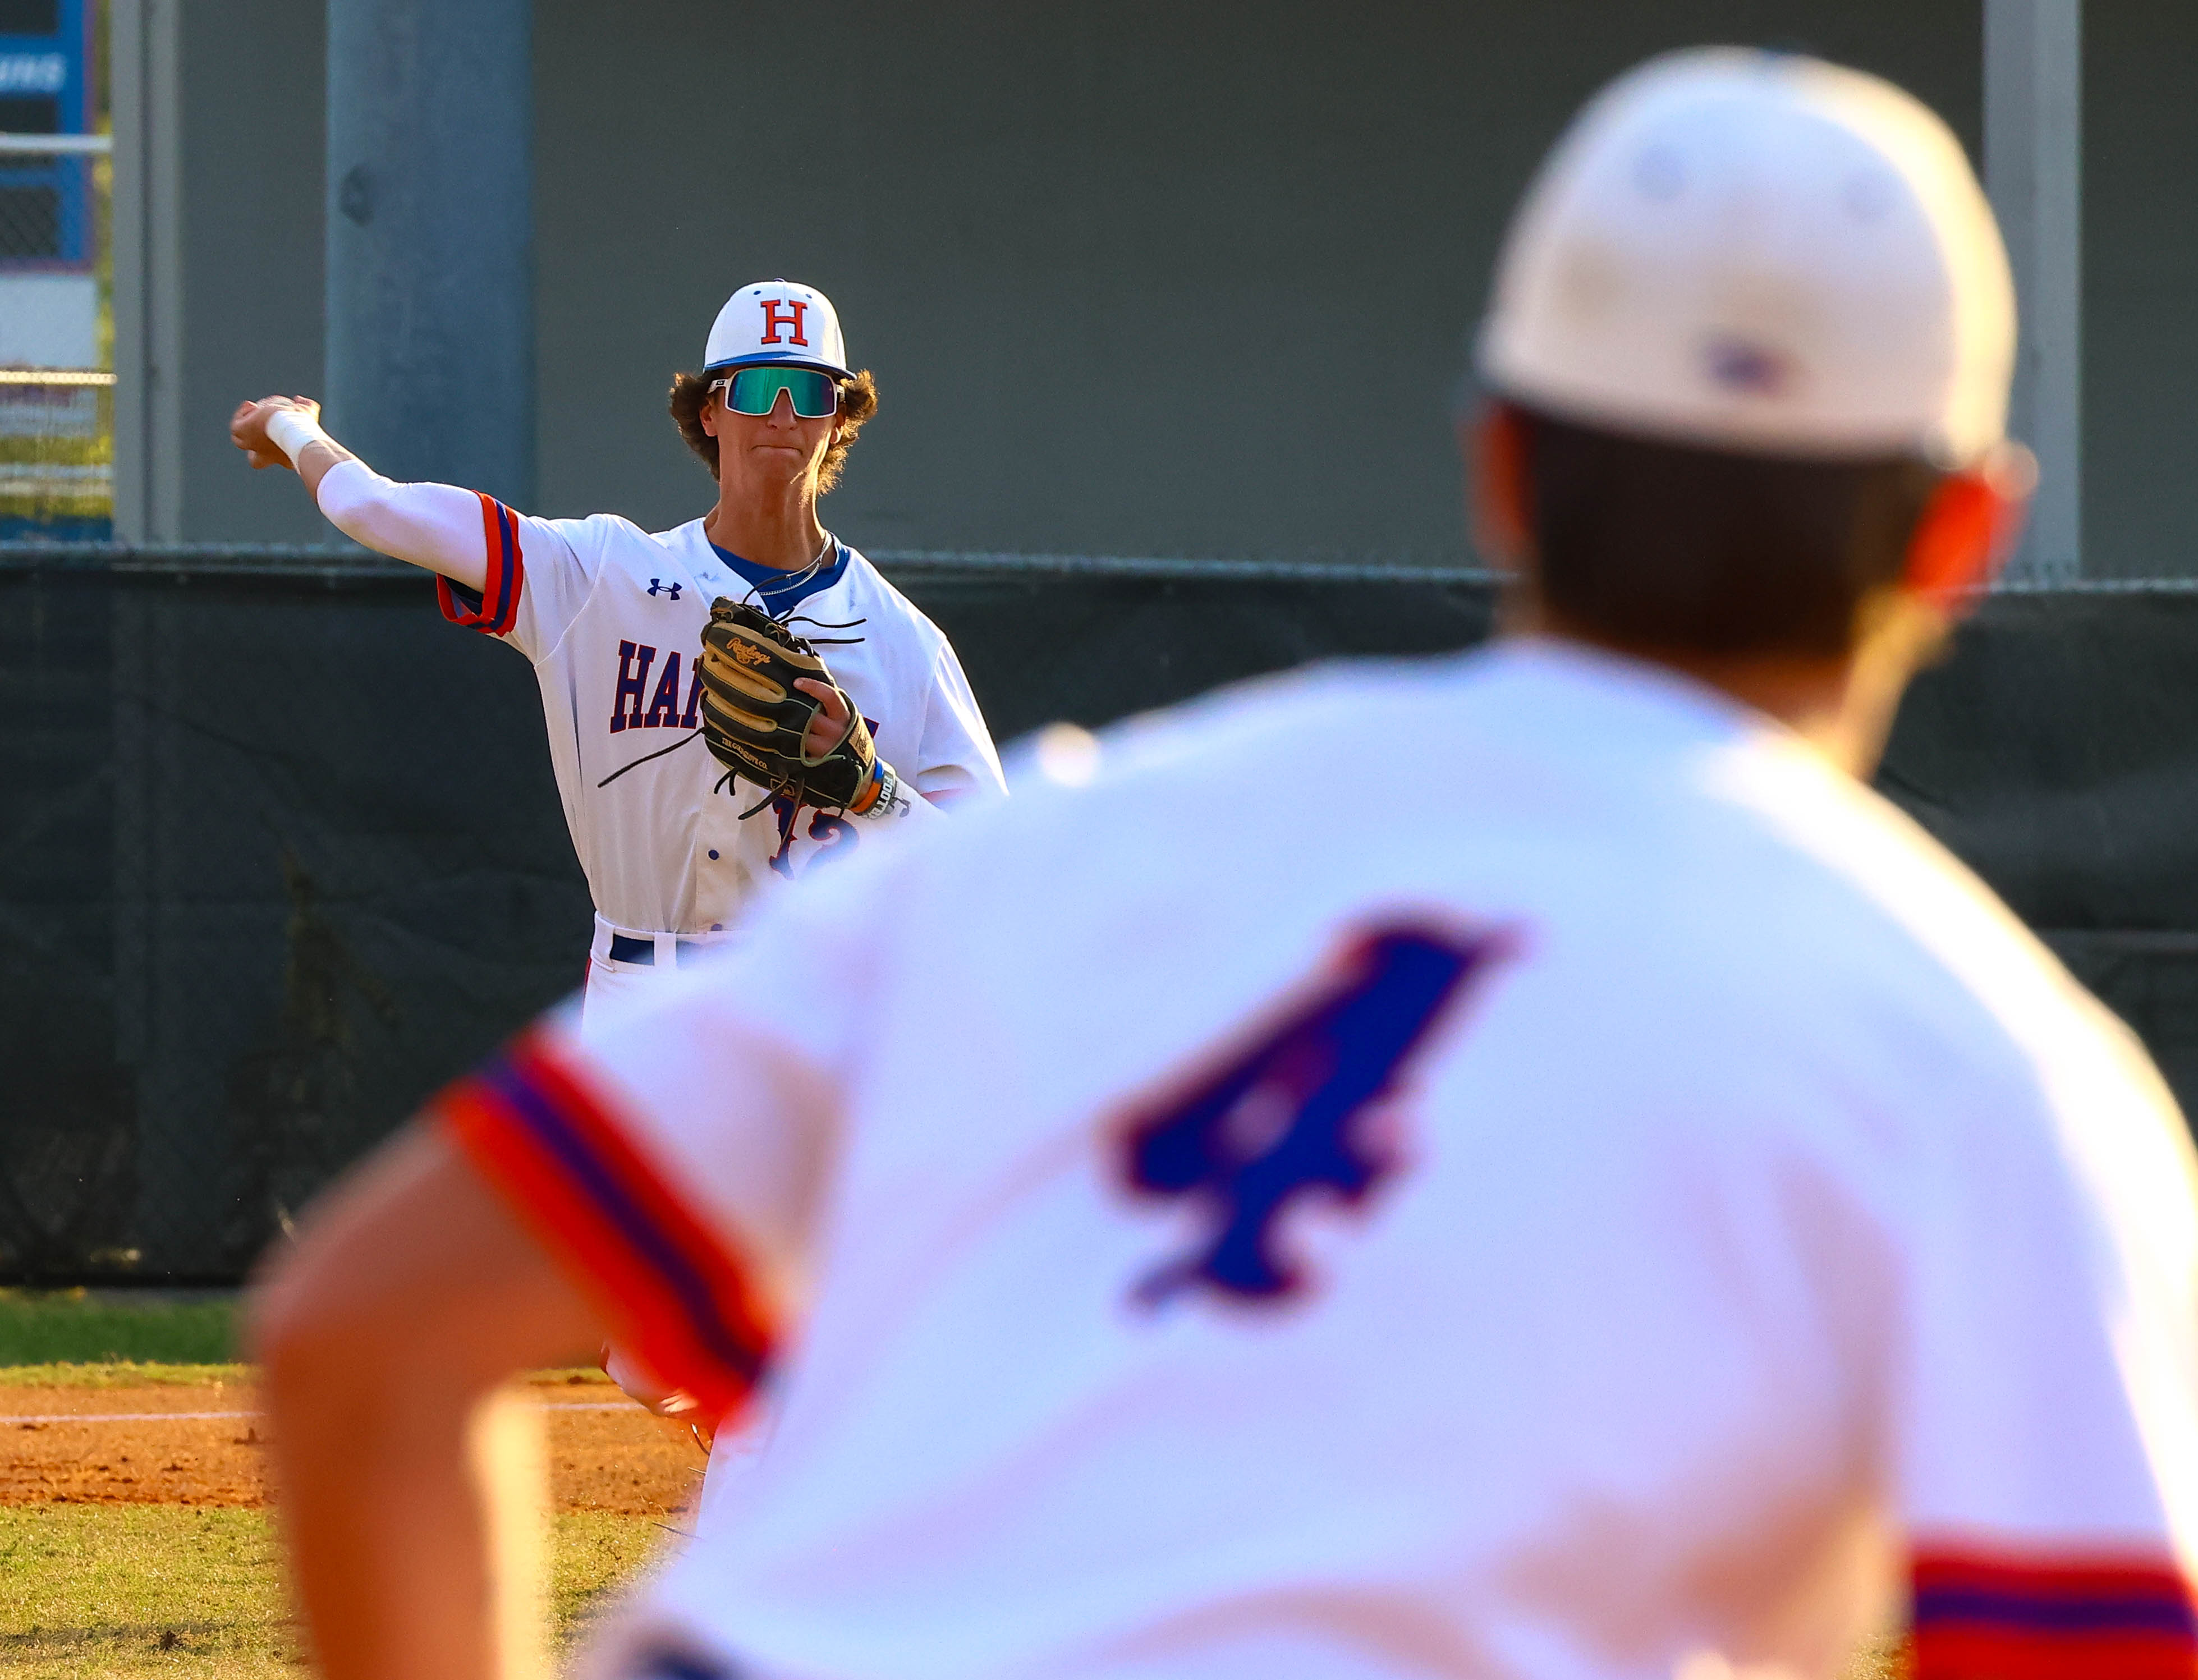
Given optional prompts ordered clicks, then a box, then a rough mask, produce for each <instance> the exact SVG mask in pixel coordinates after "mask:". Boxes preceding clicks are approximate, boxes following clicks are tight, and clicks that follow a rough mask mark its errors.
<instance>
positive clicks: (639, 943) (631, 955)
mask: <svg viewBox="0 0 2198 1680" xmlns="http://www.w3.org/2000/svg"><path fill="white" fill-rule="evenodd" d="M702 945H703V941H701V940H700V939H682V940H680V941H679V942H678V948H679V949H680V950H701V948H702ZM611 961H612V962H641V963H646V964H647V965H648V967H650V968H654V967H655V966H656V941H655V940H654V939H628V938H627V937H626V936H625V934H623V933H613V934H612V935H611Z"/></svg>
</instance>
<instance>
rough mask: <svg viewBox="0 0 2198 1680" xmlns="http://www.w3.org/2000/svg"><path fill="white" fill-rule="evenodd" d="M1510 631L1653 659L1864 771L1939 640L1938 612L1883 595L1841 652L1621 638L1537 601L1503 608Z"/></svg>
mask: <svg viewBox="0 0 2198 1680" xmlns="http://www.w3.org/2000/svg"><path fill="white" fill-rule="evenodd" d="M1506 628H1507V629H1508V630H1509V631H1513V632H1515V633H1528V634H1538V635H1546V636H1554V637H1560V638H1561V639H1563V640H1566V641H1572V642H1581V643H1583V644H1585V645H1586V646H1588V647H1592V648H1602V649H1603V650H1605V651H1606V652H1609V653H1614V654H1623V655H1624V656H1625V657H1626V658H1628V659H1636V660H1643V661H1644V662H1645V663H1648V664H1651V665H1660V666H1665V667H1666V668H1667V669H1669V670H1672V671H1678V672H1679V673H1680V674H1681V675H1682V676H1684V677H1692V678H1694V680H1695V681H1696V682H1698V683H1703V684H1704V685H1706V686H1707V687H1709V688H1712V689H1717V690H1718V692H1719V693H1721V694H1724V695H1728V696H1729V697H1730V698H1731V699H1733V700H1738V701H1739V702H1740V703H1741V704H1742V706H1747V707H1748V708H1749V709H1750V710H1752V711H1755V712H1761V713H1763V714H1764V715H1765V717H1768V718H1776V720H1777V721H1778V722H1780V723H1782V724H1785V725H1786V727H1787V728H1788V729H1790V730H1793V731H1794V733H1795V734H1796V735H1800V736H1801V737H1802V738H1803V739H1804V740H1806V741H1808V742H1809V743H1810V744H1811V745H1812V746H1813V747H1816V748H1817V751H1818V752H1820V753H1823V755H1824V756H1825V757H1826V758H1827V759H1829V760H1831V762H1832V763H1833V764H1836V765H1838V766H1839V767H1840V769H1841V770H1846V772H1847V773H1848V774H1849V775H1851V776H1858V777H1860V778H1862V779H1864V780H1865V781H1866V780H1868V779H1869V777H1870V776H1872V775H1874V774H1875V772H1876V770H1877V764H1878V761H1879V759H1881V758H1883V757H1884V756H1885V743H1886V741H1887V737H1888V736H1889V735H1891V734H1892V732H1893V717H1894V714H1895V713H1896V712H1899V708H1900V696H1901V694H1902V692H1903V691H1904V689H1906V688H1907V686H1908V681H1909V678H1910V677H1913V676H1914V675H1915V674H1916V671H1917V670H1919V669H1920V668H1921V667H1922V666H1924V665H1926V664H1928V663H1929V662H1930V660H1932V659H1933V657H1934V656H1935V655H1936V654H1937V652H1938V649H1939V647H1940V646H1941V645H1942V644H1943V642H1944V639H1945V622H1944V620H1943V619H1939V618H1937V617H1936V615H1933V614H1931V613H1927V612H1925V611H1923V610H1922V608H1921V607H1916V606H1915V605H1914V604H1913V603H1910V602H1906V601H1903V602H1899V603H1898V604H1897V605H1893V604H1888V607H1887V610H1886V611H1884V612H1882V613H1878V614H1876V615H1875V621H1874V622H1873V623H1872V625H1870V627H1869V629H1868V630H1867V631H1865V632H1864V635H1863V636H1862V637H1861V638H1860V640H1859V642H1858V645H1857V647H1856V648H1855V650H1854V652H1852V654H1841V655H1811V654H1698V653H1691V652H1687V651H1683V650H1682V651H1674V650H1671V649H1666V648H1648V647H1642V646H1634V645H1628V644H1625V643H1621V642H1614V641H1612V640H1611V639H1610V638H1608V637H1602V636H1597V635H1594V634H1591V633H1586V632H1583V631H1579V630H1576V629H1574V628H1573V627H1572V626H1569V625H1566V624H1565V623H1564V622H1562V620H1561V619H1560V618H1558V617H1556V616H1555V615H1553V614H1550V613H1548V612H1547V611H1546V609H1544V611H1543V612H1541V613H1513V614H1510V615H1508V622H1507V625H1506Z"/></svg>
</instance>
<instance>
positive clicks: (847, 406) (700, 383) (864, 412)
mask: <svg viewBox="0 0 2198 1680" xmlns="http://www.w3.org/2000/svg"><path fill="white" fill-rule="evenodd" d="M711 378H712V375H707V374H674V375H672V400H671V409H672V419H673V420H674V421H677V422H678V426H679V435H680V436H681V437H683V438H684V439H686V440H687V447H688V448H689V449H691V450H693V451H695V454H696V455H697V456H700V457H701V462H702V464H703V465H704V466H705V467H707V468H709V469H710V476H711V477H712V478H713V479H714V478H716V477H717V476H718V440H717V439H715V438H713V437H712V436H711V435H710V434H709V433H707V432H705V431H704V430H703V429H702V410H704V409H706V408H707V407H709V406H710V380H711ZM877 411H878V382H877V381H875V380H874V379H872V378H871V377H870V370H869V369H868V368H864V369H863V370H862V371H861V372H860V373H858V374H853V375H849V376H848V377H847V378H846V379H843V380H841V381H840V415H839V420H838V423H837V424H836V425H834V427H833V428H832V445H831V447H830V448H829V449H827V450H826V451H824V459H823V462H822V463H821V464H820V465H819V466H818V467H817V494H818V495H819V496H822V495H823V493H824V492H825V491H828V490H829V489H831V488H832V486H833V485H835V484H837V483H839V482H840V468H842V467H844V466H845V465H846V462H847V451H849V450H850V449H852V448H853V447H854V444H855V433H858V432H859V431H861V430H862V429H863V421H866V420H868V419H869V417H870V416H872V415H874V414H875V413H876V412H877Z"/></svg>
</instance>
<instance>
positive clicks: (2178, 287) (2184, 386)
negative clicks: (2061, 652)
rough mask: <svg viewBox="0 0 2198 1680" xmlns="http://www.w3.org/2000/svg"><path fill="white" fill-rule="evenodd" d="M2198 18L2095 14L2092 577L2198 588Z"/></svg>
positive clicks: (2089, 294) (2088, 492) (2190, 12)
mask: <svg viewBox="0 0 2198 1680" xmlns="http://www.w3.org/2000/svg"><path fill="white" fill-rule="evenodd" d="M2194 84H2198V8H2193V7H2191V6H2189V5H2188V4H2186V3H2178V0H2093V3H2092V4H2090V5H2088V6H2086V7H2085V9H2084V480H2085V482H2084V570H2085V574H2086V575H2087V576H2090V577H2104V578H2143V577H2178V578H2181V577H2190V576H2192V575H2194V574H2198V495H2194V494H2193V493H2192V477H2193V474H2192V470H2191V459H2192V456H2193V453H2194V451H2198V219H2194V218H2193V216H2192V214H2191V210H2190V202H2191V195H2192V188H2193V183H2198V102H2195V101H2194V100H2193V98H2192V96H2191V89H2192V87H2193V85H2194Z"/></svg>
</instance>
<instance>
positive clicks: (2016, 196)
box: [1985, 0, 2084, 583]
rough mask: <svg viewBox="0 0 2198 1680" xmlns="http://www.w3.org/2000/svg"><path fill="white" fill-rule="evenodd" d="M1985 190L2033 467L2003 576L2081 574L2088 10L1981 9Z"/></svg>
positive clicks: (2054, 578)
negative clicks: (2013, 303)
mask: <svg viewBox="0 0 2198 1680" xmlns="http://www.w3.org/2000/svg"><path fill="white" fill-rule="evenodd" d="M1985 180H1986V185H1987V186H1988V187H1989V188H1990V189H1991V192H1992V208H1993V210H1994V211H1995V212H1997V214H1998V217H1999V224H2000V229H2001V231H2002V232H2003V234H2004V235H2006V238H2007V249H2008V257H2009V261H2010V262H2012V263H2013V264H2014V267H2015V297H2016V300H2017V303H2018V305H2019V306H2020V308H2021V312H2022V333H2021V346H2020V349H2019V352H2018V354H2017V358H2016V362H2015V404H2014V410H2013V412H2012V414H2011V415H2010V416H2009V422H2010V426H2011V427H2012V429H2013V431H2014V433H2015V435H2016V436H2017V437H2019V438H2021V439H2024V440H2025V441H2026V442H2027V443H2028V444H2029V445H2030V446H2031V447H2032V449H2034V450H2036V451H2038V466H2039V468H2041V472H2040V476H2039V482H2038V500H2037V503H2036V505H2035V506H2034V507H2033V508H2032V510H2031V517H2030V528H2029V531H2028V532H2027V534H2026V536H2025V537H2024V538H2023V543H2022V547H2021V550H2020V551H2019V552H2018V553H2017V554H2016V555H2015V561H2014V563H2013V565H2012V566H2010V567H2009V574H2010V576H2012V577H2014V578H2019V579H2026V580H2028V581H2032V582H2037V583H2061V582H2067V581H2069V580H2071V579H2073V578H2080V577H2082V576H2083V574H2084V559H2083V554H2084V455H2083V442H2084V288H2083V278H2084V199H2083V182H2084V8H2083V3H2082V0H1985Z"/></svg>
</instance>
